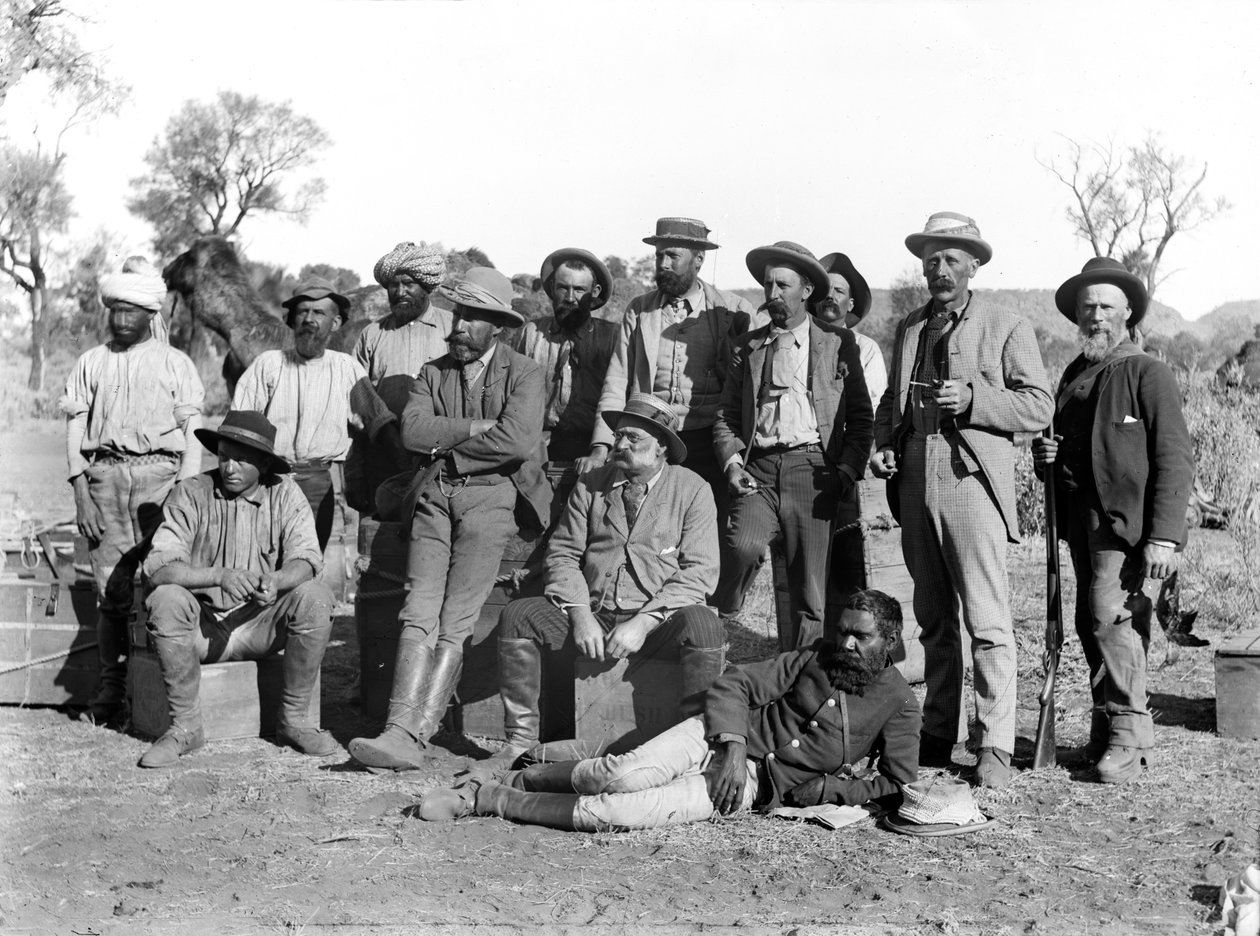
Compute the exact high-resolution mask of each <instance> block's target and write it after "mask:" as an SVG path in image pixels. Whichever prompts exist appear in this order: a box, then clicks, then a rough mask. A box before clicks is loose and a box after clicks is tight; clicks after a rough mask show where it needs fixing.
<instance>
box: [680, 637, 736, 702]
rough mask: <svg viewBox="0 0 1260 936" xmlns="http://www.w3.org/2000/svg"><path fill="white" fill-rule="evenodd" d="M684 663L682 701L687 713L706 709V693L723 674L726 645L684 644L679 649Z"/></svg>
mask: <svg viewBox="0 0 1260 936" xmlns="http://www.w3.org/2000/svg"><path fill="white" fill-rule="evenodd" d="M678 662H679V663H680V664H681V665H682V702H681V708H682V710H683V712H685V713H695V712H702V711H704V694H705V693H706V692H708V691H709V687H710V686H711V685H713V681H714V680H715V679H717V678H718V677H719V676H721V675H722V667H723V666H725V665H726V648H725V647H692V646H683V647H681V648H680V649H679V651H678Z"/></svg>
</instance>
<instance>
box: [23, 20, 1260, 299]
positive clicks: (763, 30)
mask: <svg viewBox="0 0 1260 936" xmlns="http://www.w3.org/2000/svg"><path fill="white" fill-rule="evenodd" d="M66 6H67V7H70V8H72V9H75V10H78V11H81V12H82V13H83V14H84V15H85V16H88V17H90V18H91V19H92V20H93V22H92V23H89V24H87V25H84V26H82V27H81V28H80V33H81V35H82V36H83V38H84V40H85V44H86V45H87V46H88V47H89V48H92V49H94V50H99V51H101V52H103V53H104V54H105V55H106V56H108V59H109V67H110V69H111V70H112V72H113V73H114V74H115V75H117V76H118V77H120V78H121V79H122V80H124V81H126V82H127V83H129V84H130V85H131V86H132V89H133V95H132V98H131V101H130V103H129V104H128V105H127V106H126V107H125V108H124V109H123V111H122V113H121V114H120V115H119V116H118V117H115V118H107V119H105V120H102V121H100V122H99V123H98V124H96V125H95V126H93V127H91V128H88V129H85V130H83V131H82V132H77V133H75V134H73V135H72V136H70V137H69V138H67V140H66V148H67V149H68V150H69V152H70V157H69V162H68V164H67V178H68V181H69V185H70V187H71V191H72V193H73V194H74V197H75V206H76V209H77V212H78V217H77V218H76V221H75V227H74V231H73V234H74V235H75V236H85V235H87V234H89V233H90V232H91V231H92V230H93V229H95V228H97V227H99V226H104V227H106V228H108V229H109V230H111V231H114V232H116V233H117V234H118V235H120V236H121V237H122V238H123V239H124V240H125V241H126V242H127V246H128V248H129V249H133V250H134V249H139V248H144V247H145V246H146V241H147V238H148V237H149V233H150V232H149V231H148V230H147V228H146V226H145V225H144V224H143V223H141V222H139V221H137V220H135V219H134V218H132V217H131V216H130V215H129V214H128V212H127V211H126V208H125V207H124V201H125V199H126V196H127V194H128V191H129V188H128V180H129V179H130V178H131V177H132V176H135V175H137V174H139V173H140V172H141V171H142V168H143V164H142V157H143V154H144V152H145V150H146V149H147V148H148V147H149V146H150V144H151V143H152V141H153V139H154V137H155V136H157V135H158V134H159V133H160V132H161V131H162V128H163V127H164V125H165V123H166V121H167V119H168V118H169V117H170V115H171V114H173V113H174V112H175V111H176V110H177V109H178V108H179V107H180V105H181V104H182V102H183V101H185V100H187V99H189V98H197V99H209V98H211V97H212V96H213V95H214V94H215V92H216V91H218V90H221V89H230V90H238V91H242V92H245V93H254V94H258V95H261V96H262V97H263V98H265V99H268V100H273V101H282V100H291V101H292V103H293V105H294V107H295V108H296V109H297V110H298V111H300V112H302V113H305V114H308V115H310V116H312V117H313V118H315V119H316V120H317V121H318V122H319V123H320V124H322V125H323V126H324V127H325V128H326V129H327V131H328V132H329V133H330V135H331V136H332V138H333V141H334V145H333V147H332V149H331V150H330V151H329V152H328V153H327V154H326V156H325V157H324V159H323V160H322V162H321V164H320V166H319V170H318V171H319V172H320V174H322V175H323V176H324V178H325V179H326V180H327V183H328V193H327V198H326V200H325V202H324V203H323V205H322V207H320V208H319V209H318V211H317V212H316V213H315V215H314V216H313V217H312V219H311V221H310V223H309V224H308V225H307V226H306V227H299V226H297V225H294V224H289V223H285V222H283V221H268V220H252V221H247V222H246V225H245V227H244V228H243V231H242V234H243V242H244V244H245V247H246V249H247V250H248V252H249V254H250V256H251V257H252V258H254V259H257V260H264V261H268V262H272V263H281V264H285V265H287V266H289V267H290V268H291V269H293V270H294V271H296V269H297V268H298V267H300V266H301V265H302V264H303V263H307V262H329V263H334V264H338V265H342V266H348V267H352V268H354V269H356V270H358V271H359V272H360V274H361V275H362V276H363V277H364V279H365V281H366V280H370V276H371V268H372V265H373V263H374V262H375V261H376V259H377V257H379V256H380V255H381V254H382V253H384V252H385V251H386V250H388V249H389V248H390V247H392V246H393V245H394V243H395V242H397V241H399V240H430V241H433V240H440V241H441V242H442V243H444V244H445V245H447V246H448V247H461V248H462V247H466V246H468V245H470V244H476V245H478V246H480V247H482V248H483V249H484V250H485V251H486V252H487V253H488V254H489V256H490V257H491V258H492V259H493V260H494V262H495V264H496V265H497V266H498V267H499V268H500V269H503V270H504V271H505V272H508V273H509V274H510V273H517V272H531V271H533V272H536V271H537V269H538V266H539V264H540V263H541V261H542V258H543V257H544V256H545V255H546V254H547V253H548V252H549V251H551V250H552V249H554V248H557V247H560V246H579V247H585V248H587V249H589V250H592V251H594V252H595V253H597V254H599V255H600V256H604V255H607V254H610V253H615V254H619V255H621V256H624V257H633V256H636V255H640V254H643V253H646V252H648V251H649V250H650V248H648V247H647V246H646V245H644V244H643V243H642V242H641V240H640V238H642V237H643V236H644V235H647V234H650V233H651V231H652V228H653V224H654V221H655V218H656V217H657V216H659V215H670V214H678V215H687V216H693V217H698V218H701V219H703V220H704V221H706V222H707V223H708V224H709V226H710V227H712V228H713V229H714V232H715V233H714V237H715V239H716V241H717V243H719V244H720V245H721V247H722V249H720V250H717V251H713V252H711V253H710V255H709V258H708V260H707V262H706V268H705V269H706V274H707V275H708V278H712V279H716V281H717V282H718V284H719V285H722V286H726V287H741V286H751V285H754V283H753V280H752V278H751V277H750V276H749V275H748V273H747V272H746V270H745V268H744V255H745V253H747V251H748V250H750V249H751V248H753V247H755V246H758V245H759V244H763V243H769V242H772V241H776V240H780V239H787V240H794V241H798V242H800V243H803V244H805V245H806V246H808V247H809V248H810V249H812V250H813V251H814V252H815V253H816V254H823V253H827V252H829V251H833V250H843V251H845V252H847V253H849V254H850V256H851V257H852V258H853V260H854V261H855V263H856V264H857V266H858V268H859V269H860V270H861V271H862V272H863V273H864V274H865V275H866V277H867V278H868V279H869V280H870V281H871V284H872V285H873V286H887V285H888V284H889V282H890V281H891V280H892V279H893V278H894V277H895V276H896V275H897V274H899V273H900V272H902V271H903V270H905V269H907V268H908V267H910V266H911V265H912V264H913V258H911V256H910V255H909V253H908V252H907V251H906V249H905V247H904V244H903V241H904V238H905V236H906V234H908V233H910V232H912V231H916V230H920V229H921V228H922V226H923V222H924V220H925V219H926V217H927V216H928V214H929V213H931V212H933V211H938V210H942V209H949V210H955V211H962V212H965V213H967V214H970V215H972V216H973V217H974V218H975V219H976V220H977V221H978V223H979V225H980V228H981V231H982V233H983V234H984V236H985V238H986V239H987V240H989V241H990V243H992V245H993V247H994V258H993V261H992V262H991V263H990V264H989V265H988V266H987V267H985V268H984V269H983V270H982V271H981V274H980V276H979V277H978V278H977V281H976V284H977V286H980V287H986V286H987V287H1012V288H1040V287H1054V286H1057V285H1058V284H1059V283H1060V282H1061V281H1062V280H1063V279H1065V278H1066V277H1067V276H1068V275H1070V274H1072V273H1074V272H1076V271H1077V270H1078V269H1079V268H1080V266H1081V264H1082V263H1083V262H1084V260H1085V259H1086V258H1087V257H1088V256H1089V255H1090V252H1089V249H1088V247H1087V245H1085V244H1083V243H1081V242H1079V241H1077V240H1075V239H1074V237H1073V235H1072V231H1071V229H1070V227H1069V225H1068V223H1067V221H1066V220H1065V218H1064V208H1065V206H1066V197H1067V196H1068V194H1069V193H1068V191H1067V189H1065V188H1063V187H1062V186H1061V185H1060V183H1058V182H1056V181H1055V180H1054V179H1053V178H1052V177H1050V176H1049V175H1048V174H1047V173H1046V171H1045V170H1044V169H1043V168H1042V167H1041V166H1040V165H1038V162H1037V158H1038V157H1039V156H1040V157H1041V158H1042V159H1049V158H1052V157H1054V156H1055V155H1056V154H1058V153H1061V152H1062V149H1063V146H1062V142H1063V141H1062V137H1061V136H1060V135H1061V134H1066V135H1068V136H1071V137H1073V138H1077V139H1081V140H1095V141H1101V142H1105V141H1106V140H1108V139H1114V140H1115V141H1117V143H1119V144H1128V143H1133V142H1138V141H1140V139H1141V138H1142V136H1143V135H1144V133H1145V132H1146V130H1148V129H1150V130H1155V131H1158V132H1159V133H1160V134H1161V136H1162V138H1163V140H1164V141H1165V142H1166V143H1167V144H1168V146H1169V147H1170V148H1171V149H1173V150H1175V151H1177V152H1179V153H1183V154H1186V155H1189V156H1192V157H1194V158H1195V159H1196V160H1198V161H1204V160H1206V161H1207V163H1208V164H1209V172H1208V179H1207V183H1206V184H1207V189H1208V191H1209V192H1210V193H1213V194H1224V195H1226V196H1227V197H1228V198H1229V199H1230V201H1231V202H1232V203H1233V208H1232V209H1231V211H1230V212H1229V214H1228V215H1227V216H1226V217H1224V218H1222V219H1220V220H1217V221H1214V222H1212V223H1211V224H1210V225H1208V226H1207V227H1205V228H1203V229H1201V230H1200V231H1199V232H1196V233H1192V234H1188V235H1181V236H1178V237H1177V238H1175V239H1174V241H1173V242H1172V245H1171V247H1170V248H1169V252H1168V255H1167V258H1166V268H1167V269H1173V268H1177V269H1180V270H1181V272H1179V273H1177V275H1175V276H1174V277H1172V278H1171V279H1170V280H1168V282H1167V283H1166V284H1165V285H1164V286H1163V287H1161V290H1160V294H1159V298H1160V299H1162V300H1163V301H1164V302H1166V303H1169V304H1171V305H1173V306H1174V307H1176V308H1177V309H1179V310H1180V311H1181V312H1182V313H1183V314H1184V315H1186V316H1187V317H1188V318H1195V317H1198V316H1199V315H1202V314H1203V313H1205V312H1207V311H1210V310H1211V309H1212V308H1214V307H1215V306H1217V305H1219V304H1220V303H1222V302H1225V301H1228V300H1231V299H1244V298H1253V297H1257V296H1260V286H1258V285H1257V283H1256V281H1255V277H1254V276H1253V273H1252V267H1251V262H1250V261H1249V260H1248V259H1247V257H1248V256H1249V255H1250V244H1251V243H1252V242H1253V240H1254V234H1255V232H1256V231H1257V230H1260V172H1258V171H1257V169H1256V161H1257V154H1258V153H1260V120H1258V119H1257V118H1258V116H1260V106H1258V105H1260V95H1258V93H1257V87H1256V68H1257V66H1256V60H1257V55H1256V51H1257V50H1256V36H1257V35H1258V34H1260V4H1254V3H1242V2H1239V3H1228V2H1215V3H1195V4H1192V3H1188V2H1177V3H1171V2H1152V0H1145V2H1135V3H1126V2H1109V3H1102V2H1097V0H1094V2H1089V3H1070V2H1056V3H1039V4H1031V3H1017V2H997V0H994V2H938V0H930V2H929V0H923V2H898V3H892V2H887V3H876V2H869V3H863V2H821V0H820V2H807V0H767V2H744V0H720V2H718V0H713V2H680V0H671V2H660V3H657V2H616V0H598V2H596V0H584V2H559V0H556V2H552V0H532V2H518V3H508V2H489V0H469V2H462V3H454V2H366V0H358V2H353V0H342V2H317V0H301V2H282V0H272V2H267V0H252V2H246V3H242V2H236V0H216V2H215V3H213V4H190V3H172V2H170V0H161V2H159V0H96V2H88V0H66ZM198 14H200V15H198ZM30 87H31V88H32V89H33V88H34V87H35V85H34V84H33V83H32V84H31V85H30ZM23 91H24V88H23V87H19V89H18V91H17V92H15V93H14V94H13V95H11V97H10V101H9V103H7V104H6V105H5V111H4V116H5V120H6V122H7V124H8V126H7V132H8V133H9V134H10V135H11V136H12V137H13V138H15V139H17V140H19V141H20V140H22V139H23V138H24V135H25V134H27V133H29V127H30V122H31V120H32V118H33V117H34V116H35V115H42V120H43V124H44V127H43V132H45V133H46V132H47V130H48V129H49V127H50V124H51V123H52V119H51V116H50V115H49V114H48V113H47V111H46V110H44V109H43V108H42V102H41V101H38V100H32V95H33V94H34V91H28V93H27V94H26V95H25V96H24V95H23V93H22V92H23Z"/></svg>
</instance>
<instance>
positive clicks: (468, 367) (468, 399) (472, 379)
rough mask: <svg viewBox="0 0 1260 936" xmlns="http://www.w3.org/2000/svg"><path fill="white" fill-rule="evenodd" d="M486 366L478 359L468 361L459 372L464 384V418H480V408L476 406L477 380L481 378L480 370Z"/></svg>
mask: <svg viewBox="0 0 1260 936" xmlns="http://www.w3.org/2000/svg"><path fill="white" fill-rule="evenodd" d="M485 366H486V365H485V364H483V363H482V362H481V359H480V358H478V359H477V360H475V361H469V362H468V363H467V364H465V365H464V367H463V370H462V371H460V377H461V379H462V380H463V382H464V416H465V417H473V418H480V416H481V407H479V406H478V405H477V393H476V387H477V378H478V377H479V376H481V371H482V368H484V367H485Z"/></svg>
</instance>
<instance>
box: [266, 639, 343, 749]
mask: <svg viewBox="0 0 1260 936" xmlns="http://www.w3.org/2000/svg"><path fill="white" fill-rule="evenodd" d="M327 646H328V631H323V630H320V631H316V632H314V633H303V634H296V633H292V632H290V634H289V638H288V640H287V641H286V642H285V646H284V691H283V693H282V694H281V698H280V714H279V717H278V718H277V719H276V743H277V744H287V745H288V746H289V747H291V748H295V749H297V750H298V751H301V752H302V753H303V754H309V755H310V756H311V757H328V756H329V755H330V754H336V753H337V752H338V751H339V750H341V745H339V744H338V743H337V742H336V741H335V740H334V739H333V736H332V735H331V734H330V733H329V732H327V731H323V730H322V729H321V728H320V727H319V725H318V724H312V723H311V719H310V715H309V711H310V705H311V694H312V693H313V692H314V691H315V680H316V678H317V677H318V676H319V668H320V665H321V664H322V663H323V662H324V650H325V649H326V648H327Z"/></svg>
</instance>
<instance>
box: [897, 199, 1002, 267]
mask: <svg viewBox="0 0 1260 936" xmlns="http://www.w3.org/2000/svg"><path fill="white" fill-rule="evenodd" d="M929 241H940V242H942V243H945V244H951V245H953V246H955V247H961V248H962V249H963V250H965V251H967V252H968V253H969V254H971V255H972V256H973V257H975V258H976V260H978V261H979V262H980V265H981V266H984V265H985V264H986V263H988V262H989V261H990V260H992V259H993V248H992V247H990V246H989V242H988V241H987V240H985V239H984V238H983V237H981V236H980V227H979V226H978V225H977V224H976V222H975V220H974V219H973V218H969V217H967V216H966V215H965V214H959V213H958V212H956V211H938V212H937V213H936V214H934V215H932V216H931V217H929V218H928V219H927V224H925V225H923V231H922V232H921V233H918V234H911V235H910V236H909V237H907V238H906V247H907V248H908V249H909V251H910V252H911V253H912V254H914V255H915V256H916V257H918V258H919V259H920V260H922V259H923V247H924V245H926V244H927V243H928V242H929Z"/></svg>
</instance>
